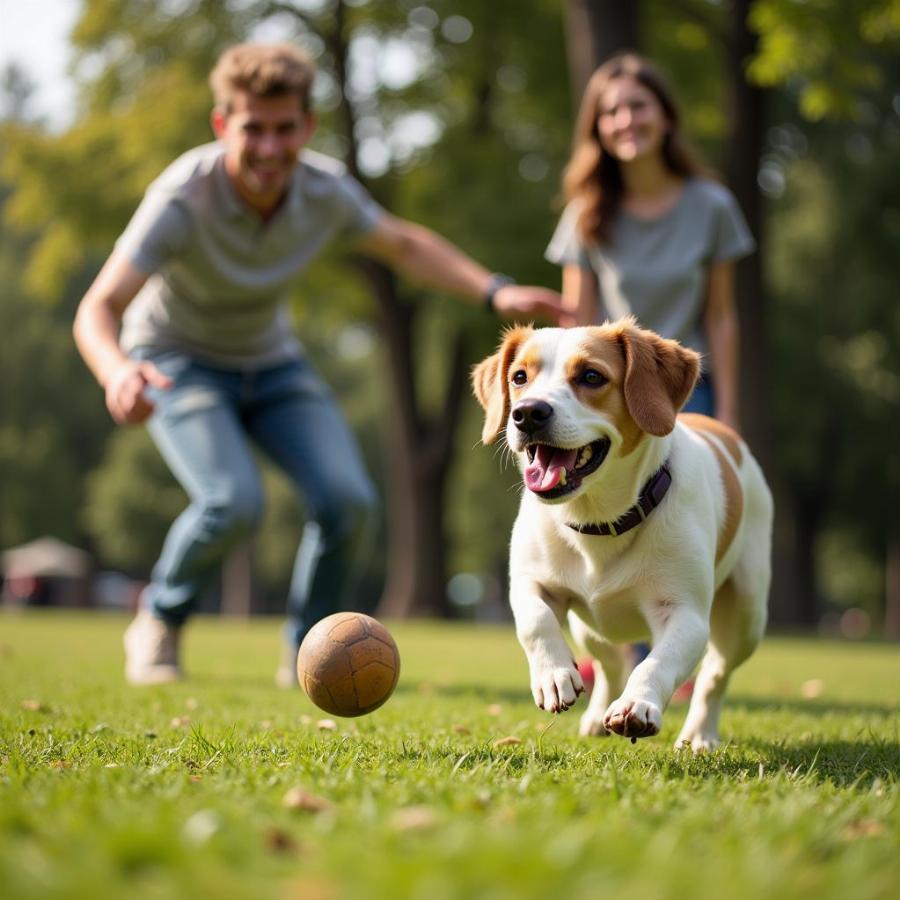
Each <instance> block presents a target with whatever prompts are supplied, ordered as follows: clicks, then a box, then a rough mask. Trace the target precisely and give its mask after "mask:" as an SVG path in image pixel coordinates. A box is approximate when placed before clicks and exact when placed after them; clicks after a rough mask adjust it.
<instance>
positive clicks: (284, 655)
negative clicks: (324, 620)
mask: <svg viewBox="0 0 900 900" xmlns="http://www.w3.org/2000/svg"><path fill="white" fill-rule="evenodd" d="M299 650H300V648H299V647H297V646H296V645H294V644H288V643H286V644H284V645H283V648H282V651H281V662H280V663H279V664H278V670H277V671H276V672H275V684H276V685H277V686H278V687H280V688H283V689H284V690H286V691H287V690H290V689H291V688H295V687H297V684H298V682H297V653H298V652H299Z"/></svg>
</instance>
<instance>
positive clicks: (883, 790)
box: [0, 614, 900, 900]
mask: <svg viewBox="0 0 900 900" xmlns="http://www.w3.org/2000/svg"><path fill="white" fill-rule="evenodd" d="M124 625H125V622H124V620H123V619H121V618H119V617H117V616H91V615H76V614H68V615H64V614H29V615H22V616H12V615H5V616H2V617H0V671H2V679H0V835H2V838H3V839H2V841H0V884H2V885H3V886H4V887H3V889H2V895H3V897H4V898H19V897H21V898H25V897H28V898H33V897H88V896H90V897H98V896H102V897H104V898H105V897H117V896H123V897H124V896H128V897H166V898H168V897H207V896H209V897H213V896H214V897H217V898H218V897H235V898H243V897H247V898H250V897H254V898H256V897H278V898H281V897H286V898H289V897H297V898H301V897H303V898H313V900H315V898H338V897H353V898H356V897H364V898H369V897H376V898H378V897H384V898H404V897H410V898H412V897H416V898H418V897H427V898H428V900H439V898H457V897H459V898H463V897H466V898H468V897H491V898H506V897H508V898H522V897H534V898H539V897H540V898H544V897H549V896H565V897H567V898H594V897H598V896H605V895H607V894H608V893H610V892H615V891H621V890H626V891H628V892H629V893H630V894H631V895H633V896H635V897H639V898H644V897H653V898H656V897H672V898H681V897H687V896H690V897H692V898H698V897H699V898H704V897H709V898H713V897H715V898H720V897H723V896H727V897H729V898H731V897H735V898H752V897H766V898H772V897H778V898H780V897H801V896H803V897H807V896H811V895H815V896H816V897H817V898H832V897H833V898H846V897H853V898H879V897H888V896H893V895H894V891H895V889H896V885H897V883H898V880H900V854H898V852H897V847H898V838H900V804H898V785H897V776H898V772H900V743H898V711H900V707H898V700H900V696H898V695H900V688H898V685H900V653H898V650H897V648H896V647H892V646H888V645H876V644H866V645H858V644H841V643H834V642H818V641H807V640H786V639H774V638H773V639H769V640H768V641H767V642H766V643H765V644H764V645H763V647H762V648H761V649H760V651H759V653H758V654H757V655H756V656H755V657H754V658H753V659H752V660H750V662H749V663H747V665H746V666H745V667H744V668H743V669H741V670H740V671H739V672H738V673H737V675H736V676H735V679H734V684H733V688H732V691H731V700H730V703H729V704H728V705H727V707H726V712H725V714H724V716H723V733H724V736H725V738H726V740H727V741H728V743H727V744H726V746H725V747H724V748H723V749H721V750H720V751H718V752H717V753H715V754H710V755H707V756H698V757H694V756H692V755H690V754H686V753H681V752H679V753H676V752H674V751H672V750H671V746H670V745H671V742H672V740H673V739H674V737H675V734H676V733H677V729H678V725H679V724H680V721H681V719H682V717H683V715H684V707H683V706H673V707H671V708H670V710H669V711H668V712H667V715H666V720H665V722H664V727H663V733H662V734H661V735H660V736H659V737H657V738H655V739H652V740H649V741H641V742H639V743H638V744H636V745H631V744H630V743H628V742H627V741H622V740H619V739H614V738H609V739H593V740H584V739H581V738H579V737H578V735H577V724H578V715H579V706H580V705H581V704H579V706H577V707H576V708H575V710H573V711H572V712H570V713H569V714H568V715H563V716H560V717H557V718H552V717H549V716H547V715H546V714H544V713H541V712H539V711H538V710H536V709H535V708H534V707H533V705H532V703H531V699H530V696H529V693H528V686H527V668H526V665H525V662H524V658H523V656H522V654H521V652H520V650H519V648H518V646H517V644H516V642H515V638H514V635H513V633H512V630H511V629H510V628H509V627H472V626H467V625H446V624H433V623H413V624H409V623H396V624H394V625H392V629H391V630H392V632H393V633H394V636H395V637H396V639H397V642H398V644H399V646H400V653H401V659H402V672H401V679H400V684H399V686H398V689H397V692H396V694H395V695H394V697H393V698H392V699H391V700H390V701H389V702H388V703H387V705H386V706H384V707H383V708H382V709H381V710H379V711H378V712H376V713H374V714H372V715H371V716H367V717H363V718H360V719H353V720H347V719H344V720H337V721H336V723H335V724H336V727H335V728H334V729H333V730H329V729H324V728H321V727H319V723H320V722H321V720H322V719H324V718H325V715H324V714H323V713H321V712H319V711H318V710H316V709H315V708H314V707H313V706H312V704H311V703H310V702H309V701H308V700H307V699H306V698H305V697H304V696H303V695H302V694H300V693H284V692H280V691H278V690H276V689H275V688H274V687H273V683H272V675H273V673H274V668H275V663H276V660H277V655H278V649H279V648H278V641H279V627H278V624H277V623H276V622H274V621H273V620H262V621H253V622H250V623H245V622H235V621H224V620H217V619H200V620H198V621H197V622H196V624H194V625H193V626H192V627H191V629H190V631H189V632H188V634H187V640H186V662H187V668H188V670H189V672H190V674H191V676H192V677H191V679H190V680H189V681H187V682H185V683H184V684H179V685H174V686H168V687H160V688H152V689H142V690H137V689H133V688H128V687H127V686H126V685H125V684H124V683H123V680H122V677H121V665H122V659H121V651H120V639H121V632H122V630H123V628H124ZM582 702H583V701H582ZM293 789H298V790H293ZM292 790H293V793H292Z"/></svg>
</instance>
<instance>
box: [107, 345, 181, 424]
mask: <svg viewBox="0 0 900 900" xmlns="http://www.w3.org/2000/svg"><path fill="white" fill-rule="evenodd" d="M148 386H152V387H155V388H160V389H161V390H164V391H165V390H168V389H169V388H170V387H171V386H172V379H171V378H169V376H168V375H163V373H162V372H160V371H159V369H157V368H156V366H154V365H153V363H152V362H138V361H137V360H133V359H128V360H126V361H125V362H123V363H121V364H120V365H119V366H118V367H117V368H116V369H114V370H113V373H112V375H111V376H110V377H109V380H108V381H107V382H106V408H107V409H108V410H109V413H110V415H111V416H112V417H113V419H115V421H116V422H117V423H118V424H119V425H138V424H140V423H141V422H144V421H146V420H147V419H148V418H150V415H151V414H152V412H153V409H154V407H153V403H152V402H151V401H150V400H148V399H147V397H146V395H145V393H144V390H145V388H147V387H148Z"/></svg>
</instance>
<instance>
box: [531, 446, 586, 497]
mask: <svg viewBox="0 0 900 900" xmlns="http://www.w3.org/2000/svg"><path fill="white" fill-rule="evenodd" d="M577 452H578V451H577V450H576V449H572V450H563V449H562V448H560V447H548V446H547V445H546V444H538V445H537V453H535V454H534V460H533V461H532V463H531V465H530V466H528V468H526V469H525V485H526V486H527V488H528V490H530V491H535V492H536V493H538V494H542V493H544V492H546V491H552V490H553V488H555V487H556V486H557V485H558V484H559V479H560V478H561V477H562V473H563V469H571V468H572V466H574V465H575V454H576V453H577Z"/></svg>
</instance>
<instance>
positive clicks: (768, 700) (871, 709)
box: [725, 694, 900, 719]
mask: <svg viewBox="0 0 900 900" xmlns="http://www.w3.org/2000/svg"><path fill="white" fill-rule="evenodd" d="M725 709H743V710H746V711H747V712H760V711H763V710H764V711H766V712H774V711H776V710H787V711H790V712H799V713H803V714H805V715H809V716H825V715H841V714H847V715H874V716H881V717H883V718H885V719H886V718H890V717H894V716H896V715H897V713H898V712H900V707H898V706H897V705H896V704H895V705H893V706H892V705H890V704H886V703H864V702H853V703H849V702H847V701H846V700H803V699H800V698H797V697H747V696H742V695H740V694H737V695H733V696H732V695H727V696H726V697H725Z"/></svg>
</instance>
